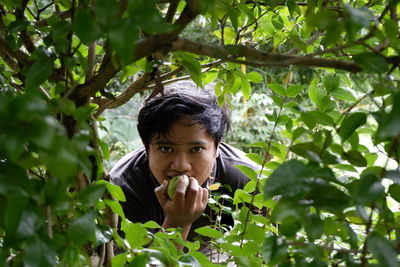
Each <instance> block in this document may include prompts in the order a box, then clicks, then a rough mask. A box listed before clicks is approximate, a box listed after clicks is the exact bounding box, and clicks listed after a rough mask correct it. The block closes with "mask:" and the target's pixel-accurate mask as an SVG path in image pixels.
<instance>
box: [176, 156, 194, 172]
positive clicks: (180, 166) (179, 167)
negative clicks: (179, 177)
mask: <svg viewBox="0 0 400 267" xmlns="http://www.w3.org/2000/svg"><path fill="white" fill-rule="evenodd" d="M191 168H192V165H191V163H190V160H189V159H188V157H187V155H185V154H184V153H179V154H177V155H174V157H173V159H172V162H171V169H172V170H173V171H176V172H178V173H182V174H184V173H185V172H188V171H190V170H191Z"/></svg>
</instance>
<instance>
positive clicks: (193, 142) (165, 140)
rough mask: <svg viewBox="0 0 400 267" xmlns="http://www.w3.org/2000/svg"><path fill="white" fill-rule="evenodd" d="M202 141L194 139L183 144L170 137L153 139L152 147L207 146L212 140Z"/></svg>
mask: <svg viewBox="0 0 400 267" xmlns="http://www.w3.org/2000/svg"><path fill="white" fill-rule="evenodd" d="M207 141H208V140H200V139H193V140H188V141H186V142H181V141H177V140H171V139H169V138H168V137H163V136H161V137H160V136H159V137H153V138H152V140H151V142H150V143H151V144H152V145H175V146H176V145H206V144H208V143H209V142H211V141H212V140H210V141H208V142H207Z"/></svg>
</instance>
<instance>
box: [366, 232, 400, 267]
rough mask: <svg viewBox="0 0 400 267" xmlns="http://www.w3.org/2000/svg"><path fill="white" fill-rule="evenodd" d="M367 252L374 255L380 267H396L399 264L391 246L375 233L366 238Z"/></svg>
mask: <svg viewBox="0 0 400 267" xmlns="http://www.w3.org/2000/svg"><path fill="white" fill-rule="evenodd" d="M367 244H368V250H369V251H371V252H372V254H374V256H375V257H376V258H377V259H378V261H379V263H380V264H381V266H387V267H398V266H399V264H400V262H399V261H398V259H397V257H398V254H397V252H396V250H395V248H394V247H393V245H392V244H391V243H390V242H389V241H388V240H387V239H386V238H384V237H383V236H382V235H380V234H378V233H377V232H373V233H371V234H370V235H369V236H368V238H367Z"/></svg>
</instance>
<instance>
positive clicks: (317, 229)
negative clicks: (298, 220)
mask: <svg viewBox="0 0 400 267" xmlns="http://www.w3.org/2000/svg"><path fill="white" fill-rule="evenodd" d="M304 229H305V230H306V233H307V236H308V238H309V239H310V240H311V241H313V240H315V239H318V238H320V237H321V235H322V234H323V233H324V223H323V221H322V220H321V218H320V217H319V216H318V215H317V214H307V215H306V217H305V220H304Z"/></svg>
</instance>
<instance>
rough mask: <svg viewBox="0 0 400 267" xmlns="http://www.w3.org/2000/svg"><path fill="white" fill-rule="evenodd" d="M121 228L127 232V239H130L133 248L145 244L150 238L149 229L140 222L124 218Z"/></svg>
mask: <svg viewBox="0 0 400 267" xmlns="http://www.w3.org/2000/svg"><path fill="white" fill-rule="evenodd" d="M121 230H122V231H124V232H125V238H126V241H128V243H129V244H130V245H131V248H132V249H134V248H139V247H141V246H143V245H145V244H146V243H147V242H148V240H149V237H148V233H147V229H146V228H145V227H144V226H143V225H142V224H140V223H131V222H128V221H127V220H122V223H121Z"/></svg>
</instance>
